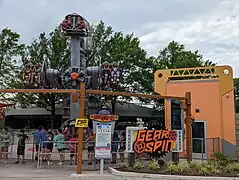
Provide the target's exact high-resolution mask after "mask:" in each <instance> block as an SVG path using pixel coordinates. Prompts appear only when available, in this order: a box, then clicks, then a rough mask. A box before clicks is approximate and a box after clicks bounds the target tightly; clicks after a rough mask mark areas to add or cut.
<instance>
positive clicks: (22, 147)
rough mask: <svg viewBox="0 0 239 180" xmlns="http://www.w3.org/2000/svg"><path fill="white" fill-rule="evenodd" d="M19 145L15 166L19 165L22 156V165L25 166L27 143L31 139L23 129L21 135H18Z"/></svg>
mask: <svg viewBox="0 0 239 180" xmlns="http://www.w3.org/2000/svg"><path fill="white" fill-rule="evenodd" d="M18 138H19V139H18V144H17V161H16V162H15V164H19V162H20V156H22V164H25V160H24V159H25V141H26V139H29V137H28V136H27V135H26V134H25V131H24V130H23V129H21V130H20V134H19V135H18Z"/></svg>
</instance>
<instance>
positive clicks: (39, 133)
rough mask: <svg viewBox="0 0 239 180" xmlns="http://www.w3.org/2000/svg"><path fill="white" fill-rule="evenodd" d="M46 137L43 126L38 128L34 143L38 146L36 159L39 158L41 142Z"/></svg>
mask: <svg viewBox="0 0 239 180" xmlns="http://www.w3.org/2000/svg"><path fill="white" fill-rule="evenodd" d="M43 139H44V132H43V127H42V126H40V127H39V128H38V130H37V131H36V132H35V134H34V143H35V146H36V156H35V161H37V160H38V153H39V152H41V146H42V145H41V144H42V141H43Z"/></svg>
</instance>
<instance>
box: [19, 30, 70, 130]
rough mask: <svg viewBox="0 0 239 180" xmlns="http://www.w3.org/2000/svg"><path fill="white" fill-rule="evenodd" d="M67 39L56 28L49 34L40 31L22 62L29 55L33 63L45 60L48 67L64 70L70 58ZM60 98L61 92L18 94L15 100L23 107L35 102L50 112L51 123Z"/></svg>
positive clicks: (53, 121)
mask: <svg viewBox="0 0 239 180" xmlns="http://www.w3.org/2000/svg"><path fill="white" fill-rule="evenodd" d="M68 47H69V41H68V38H67V37H66V36H65V35H64V33H63V32H62V31H61V30H60V29H59V28H56V29H55V30H54V31H53V32H51V33H50V34H49V35H46V34H45V33H41V34H40V35H39V36H38V37H37V38H36V39H35V40H34V41H33V42H32V44H31V45H29V46H27V48H26V52H25V54H24V57H25V58H22V61H23V64H26V62H27V58H26V57H31V59H32V61H33V64H35V63H37V62H40V63H43V62H45V63H46V64H47V65H48V68H52V69H57V70H59V71H60V72H62V71H64V70H65V69H66V68H67V67H68V66H67V65H68V60H69V58H70V51H69V48H68ZM61 98H62V94H53V93H46V94H29V93H25V94H19V96H18V98H16V100H17V101H18V102H20V103H21V105H22V106H23V107H28V106H29V105H32V104H35V105H37V106H38V107H42V108H45V109H47V110H48V111H50V112H51V122H52V125H51V126H53V124H55V111H56V109H55V107H56V104H58V103H59V100H60V99H61Z"/></svg>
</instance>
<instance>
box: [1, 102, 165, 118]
mask: <svg viewBox="0 0 239 180" xmlns="http://www.w3.org/2000/svg"><path fill="white" fill-rule="evenodd" d="M98 109H99V108H98V107H96V106H92V105H90V104H89V110H88V113H89V114H94V113H96V112H97V110H98ZM50 114H51V113H50V112H49V111H47V110H46V109H45V108H24V109H13V108H10V109H6V111H5V116H18V115H24V116H27V115H31V116H34V115H35V116H37V115H39V116H40V115H50ZM116 114H117V115H119V116H129V117H130V116H131V117H133V116H134V117H162V116H163V111H154V110H153V109H152V108H148V107H143V106H138V105H136V104H133V103H122V104H121V103H117V104H116ZM56 115H63V111H62V107H59V106H58V107H56Z"/></svg>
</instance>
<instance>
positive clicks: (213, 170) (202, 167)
mask: <svg viewBox="0 0 239 180" xmlns="http://www.w3.org/2000/svg"><path fill="white" fill-rule="evenodd" d="M197 168H198V169H197V171H198V172H199V174H200V175H202V176H208V175H216V174H219V173H220V172H221V171H220V169H218V168H217V167H216V166H214V165H213V164H209V163H201V164H199V166H197Z"/></svg>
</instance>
